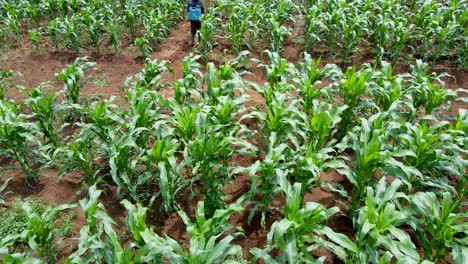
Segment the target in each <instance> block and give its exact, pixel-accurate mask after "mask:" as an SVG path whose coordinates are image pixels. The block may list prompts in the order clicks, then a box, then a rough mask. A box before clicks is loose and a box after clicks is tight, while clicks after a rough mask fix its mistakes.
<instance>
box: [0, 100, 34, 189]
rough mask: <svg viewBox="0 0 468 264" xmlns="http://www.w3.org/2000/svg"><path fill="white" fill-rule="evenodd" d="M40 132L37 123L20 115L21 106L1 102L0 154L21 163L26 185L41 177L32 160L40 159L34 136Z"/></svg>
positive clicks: (10, 102)
mask: <svg viewBox="0 0 468 264" xmlns="http://www.w3.org/2000/svg"><path fill="white" fill-rule="evenodd" d="M38 130H39V129H38V128H37V126H36V124H35V123H32V122H28V121H27V119H26V116H25V115H24V114H21V113H20V106H18V105H17V104H16V103H15V102H14V101H2V100H0V146H2V148H0V154H1V155H2V156H6V157H11V158H13V159H14V160H15V161H16V162H18V163H19V165H20V167H21V170H23V172H24V174H25V175H26V177H25V181H26V185H30V183H29V182H30V181H31V180H37V179H38V178H39V176H40V175H39V174H38V172H37V171H36V170H35V169H33V167H32V162H33V161H32V159H33V158H37V157H38V155H39V153H38V149H37V148H38V147H40V146H41V142H40V141H39V140H38V139H37V138H36V137H35V136H34V135H35V134H36V132H37V131H38Z"/></svg>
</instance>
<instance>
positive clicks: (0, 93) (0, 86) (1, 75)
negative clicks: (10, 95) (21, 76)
mask: <svg viewBox="0 0 468 264" xmlns="http://www.w3.org/2000/svg"><path fill="white" fill-rule="evenodd" d="M15 75H16V73H15V72H13V71H8V70H1V71H0V101H3V100H5V94H6V92H7V91H8V89H10V88H11V87H13V85H11V82H12V81H13V80H14V78H15Z"/></svg>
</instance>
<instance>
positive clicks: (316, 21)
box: [304, 1, 327, 52]
mask: <svg viewBox="0 0 468 264" xmlns="http://www.w3.org/2000/svg"><path fill="white" fill-rule="evenodd" d="M322 9H323V3H322V1H320V2H317V3H316V4H314V5H311V6H310V7H309V9H308V10H307V13H306V15H305V23H304V31H305V32H304V35H305V39H304V41H305V43H304V48H305V51H306V52H310V51H311V50H312V47H313V46H314V45H317V44H318V43H320V42H321V41H322V39H323V38H324V37H325V36H324V35H325V32H326V30H327V26H326V24H325V21H324V20H323V19H322V18H321V16H322Z"/></svg>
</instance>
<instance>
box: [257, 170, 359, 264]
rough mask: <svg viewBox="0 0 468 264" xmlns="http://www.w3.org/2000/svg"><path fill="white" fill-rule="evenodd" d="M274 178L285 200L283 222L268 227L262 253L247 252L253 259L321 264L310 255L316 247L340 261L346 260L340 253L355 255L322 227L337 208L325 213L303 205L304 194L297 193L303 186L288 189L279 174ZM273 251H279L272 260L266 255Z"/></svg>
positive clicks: (347, 244)
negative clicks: (330, 253)
mask: <svg viewBox="0 0 468 264" xmlns="http://www.w3.org/2000/svg"><path fill="white" fill-rule="evenodd" d="M277 177H278V182H279V184H280V186H281V190H282V191H283V192H284V194H285V196H286V204H285V207H284V218H283V219H282V220H281V221H277V222H274V223H273V225H272V226H271V230H270V232H269V233H268V236H267V241H268V245H267V247H266V248H265V249H263V250H261V249H258V248H254V249H252V250H251V251H250V252H251V254H253V255H254V259H258V258H261V259H263V260H264V261H265V262H267V263H297V262H300V263H322V262H323V261H324V259H325V257H320V258H319V259H315V258H314V257H313V256H312V254H311V251H312V250H314V249H316V248H318V247H324V248H327V249H330V250H331V251H332V252H333V253H335V254H336V255H337V256H338V257H340V258H341V259H342V260H347V259H348V254H347V252H346V251H345V250H344V249H348V250H350V251H352V252H354V253H356V252H357V251H358V249H357V247H356V245H355V244H354V243H353V242H352V241H351V240H350V239H349V238H348V237H346V236H345V235H343V234H339V233H336V232H334V231H333V230H332V229H331V228H329V227H327V226H326V225H324V224H323V223H322V222H324V221H326V220H327V219H329V218H330V217H331V216H332V215H334V214H336V213H337V212H338V211H339V209H338V208H337V207H333V208H330V209H326V208H325V207H323V206H322V205H321V204H318V203H312V202H308V203H306V204H304V196H303V193H304V192H303V191H302V190H301V189H302V188H304V186H302V185H301V184H300V183H295V184H294V185H291V184H290V183H289V182H288V179H287V177H286V175H285V174H283V173H279V174H277ZM321 236H325V237H327V238H328V239H329V240H331V241H327V240H325V239H323V238H322V237H321ZM274 250H278V251H279V254H278V256H277V257H276V258H275V257H273V256H272V255H271V253H270V252H272V251H274ZM275 255H276V254H275Z"/></svg>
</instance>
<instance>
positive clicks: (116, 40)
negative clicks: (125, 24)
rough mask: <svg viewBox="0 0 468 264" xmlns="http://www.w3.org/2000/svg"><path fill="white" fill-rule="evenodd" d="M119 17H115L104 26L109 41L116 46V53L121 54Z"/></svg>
mask: <svg viewBox="0 0 468 264" xmlns="http://www.w3.org/2000/svg"><path fill="white" fill-rule="evenodd" d="M118 20H119V19H117V18H115V19H112V20H109V21H107V23H106V24H105V26H104V30H105V32H106V34H107V37H108V38H109V43H110V44H111V45H112V46H113V47H114V50H115V53H116V54H120V45H121V42H120V31H121V29H120V26H119V22H120V21H118Z"/></svg>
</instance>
